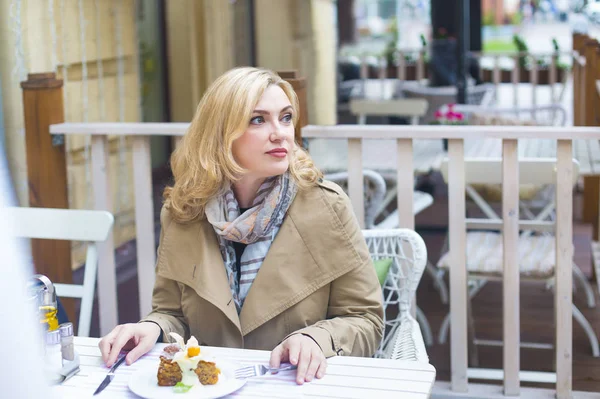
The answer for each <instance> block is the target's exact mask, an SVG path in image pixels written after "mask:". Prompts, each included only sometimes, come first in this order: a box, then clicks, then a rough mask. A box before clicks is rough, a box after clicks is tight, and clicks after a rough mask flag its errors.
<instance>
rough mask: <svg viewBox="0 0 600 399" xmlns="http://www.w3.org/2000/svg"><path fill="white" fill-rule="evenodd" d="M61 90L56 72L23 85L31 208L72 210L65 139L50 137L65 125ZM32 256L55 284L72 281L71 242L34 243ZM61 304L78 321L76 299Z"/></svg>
mask: <svg viewBox="0 0 600 399" xmlns="http://www.w3.org/2000/svg"><path fill="white" fill-rule="evenodd" d="M62 87H63V82H62V80H58V79H56V75H55V74H54V73H33V74H29V75H28V76H27V80H26V81H24V82H21V88H22V89H23V114H24V117H25V147H26V156H27V183H28V186H29V206H30V207H36V208H68V207H69V199H68V191H67V190H68V188H67V164H66V155H65V143H64V138H62V137H60V136H54V137H52V136H50V125H52V124H55V123H62V122H64V111H63V96H62ZM31 254H32V258H33V264H34V266H35V270H36V272H38V273H41V274H44V275H46V276H48V278H50V280H52V282H56V283H67V284H68V283H72V282H73V274H72V269H71V242H70V241H57V240H31ZM61 302H62V303H63V305H64V307H65V310H66V311H67V314H68V316H69V319H70V320H73V321H75V320H76V318H75V302H74V300H73V299H65V300H62V299H61Z"/></svg>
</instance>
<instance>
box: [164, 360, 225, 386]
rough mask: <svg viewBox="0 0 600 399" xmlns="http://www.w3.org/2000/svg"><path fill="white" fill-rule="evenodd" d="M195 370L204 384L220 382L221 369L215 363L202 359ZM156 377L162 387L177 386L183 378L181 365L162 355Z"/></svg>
mask: <svg viewBox="0 0 600 399" xmlns="http://www.w3.org/2000/svg"><path fill="white" fill-rule="evenodd" d="M194 372H195V373H196V375H197V376H198V380H199V381H200V383H201V384H202V385H215V384H216V383H217V382H219V373H220V370H219V369H218V368H217V366H216V364H215V363H212V362H205V361H204V360H200V362H198V367H196V370H194ZM156 377H157V379H158V385H159V386H161V387H172V386H175V384H177V383H178V382H180V381H181V379H182V378H183V376H182V373H181V368H180V367H179V365H178V364H177V363H175V362H173V361H172V360H170V359H167V358H166V357H164V356H161V357H160V365H159V366H158V373H157V376H156Z"/></svg>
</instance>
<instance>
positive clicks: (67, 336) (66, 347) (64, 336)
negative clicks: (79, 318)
mask: <svg viewBox="0 0 600 399" xmlns="http://www.w3.org/2000/svg"><path fill="white" fill-rule="evenodd" d="M58 331H60V345H61V352H62V358H63V359H64V360H68V361H73V359H75V346H74V345H73V323H63V324H61V325H60V327H59V328H58Z"/></svg>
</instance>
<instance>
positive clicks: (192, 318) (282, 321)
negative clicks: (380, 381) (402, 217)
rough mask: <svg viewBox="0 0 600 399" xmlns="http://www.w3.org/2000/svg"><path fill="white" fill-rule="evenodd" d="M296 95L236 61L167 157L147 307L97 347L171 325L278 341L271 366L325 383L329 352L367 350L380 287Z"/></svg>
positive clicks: (219, 336)
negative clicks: (305, 128) (316, 152)
mask: <svg viewBox="0 0 600 399" xmlns="http://www.w3.org/2000/svg"><path fill="white" fill-rule="evenodd" d="M297 119H298V100H297V97H296V94H295V93H294V91H293V89H292V88H291V86H290V85H289V84H288V83H287V82H285V81H284V80H282V79H281V78H280V77H279V76H277V75H276V74H274V73H273V72H271V71H268V70H263V69H256V68H239V69H234V70H231V71H229V72H227V73H225V74H224V75H222V76H221V77H220V78H218V79H217V80H216V81H215V82H214V83H213V84H212V85H211V87H210V88H209V89H208V90H207V92H206V93H205V95H204V97H203V98H202V100H201V101H200V104H199V105H198V109H197V110H196V114H195V115H194V119H193V121H192V123H191V125H190V127H189V129H188V131H187V132H186V134H185V136H184V137H183V141H182V142H181V144H180V145H179V147H178V148H177V150H176V151H175V152H174V153H173V156H172V158H171V166H172V170H173V175H174V179H175V180H174V181H175V182H174V184H173V186H172V187H168V188H167V189H166V190H165V199H166V200H165V204H164V206H163V208H162V211H161V216H160V219H161V226H162V230H161V235H160V244H159V249H158V260H157V265H156V284H155V286H154V292H153V297H152V312H151V313H150V314H149V315H148V316H147V317H146V318H144V319H143V320H142V321H141V322H140V323H137V324H125V325H120V326H117V327H116V328H115V329H114V330H113V331H112V332H111V333H109V334H108V335H107V336H105V337H104V338H103V339H102V340H101V342H100V349H101V352H102V356H103V359H104V361H105V363H106V365H107V366H111V365H112V364H113V363H114V362H115V361H116V359H117V356H118V354H119V351H120V350H121V349H130V352H129V354H128V355H127V359H126V361H127V363H128V364H131V363H132V362H134V361H135V360H137V359H138V358H139V357H140V356H141V355H143V354H145V353H146V352H148V351H149V350H150V349H152V347H153V346H154V344H155V343H156V342H157V340H159V339H160V340H165V341H166V340H168V337H169V335H168V333H170V332H176V333H178V334H179V335H181V336H184V337H189V336H191V335H193V336H195V337H196V338H197V339H198V341H199V342H200V343H201V344H202V345H211V346H223V347H233V348H251V349H263V350H272V354H271V361H270V363H271V366H272V367H277V366H278V365H279V364H280V362H290V363H292V364H294V365H297V366H298V369H297V382H298V384H302V383H304V382H305V381H311V380H312V379H313V378H314V377H315V376H316V377H317V378H321V377H322V376H323V375H324V373H325V369H326V367H327V362H326V358H327V357H331V356H335V355H352V356H372V355H373V354H374V353H375V350H376V349H377V347H378V345H379V342H380V339H381V331H382V328H383V322H382V316H383V314H382V304H381V297H382V295H381V289H380V286H379V283H378V280H377V276H376V274H375V271H374V268H373V265H372V263H371V260H370V258H369V253H368V250H367V247H366V244H365V242H364V239H363V236H362V234H361V231H360V228H359V225H358V222H357V220H356V218H355V216H354V214H353V213H352V208H351V205H350V201H349V199H348V197H347V196H346V195H345V194H344V192H343V191H342V190H341V189H340V188H339V187H338V186H336V185H335V184H333V183H330V182H327V181H323V180H322V178H321V173H320V172H319V170H318V169H317V168H316V167H315V166H314V164H313V162H312V160H311V159H310V157H309V156H308V154H307V153H306V152H305V151H304V150H303V149H301V148H299V147H298V146H297V145H296V143H295V142H294V124H295V123H296V122H297Z"/></svg>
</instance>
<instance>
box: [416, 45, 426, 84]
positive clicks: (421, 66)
mask: <svg viewBox="0 0 600 399" xmlns="http://www.w3.org/2000/svg"><path fill="white" fill-rule="evenodd" d="M424 77H425V52H424V50H419V58H418V59H417V81H421V80H423V78H424Z"/></svg>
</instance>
